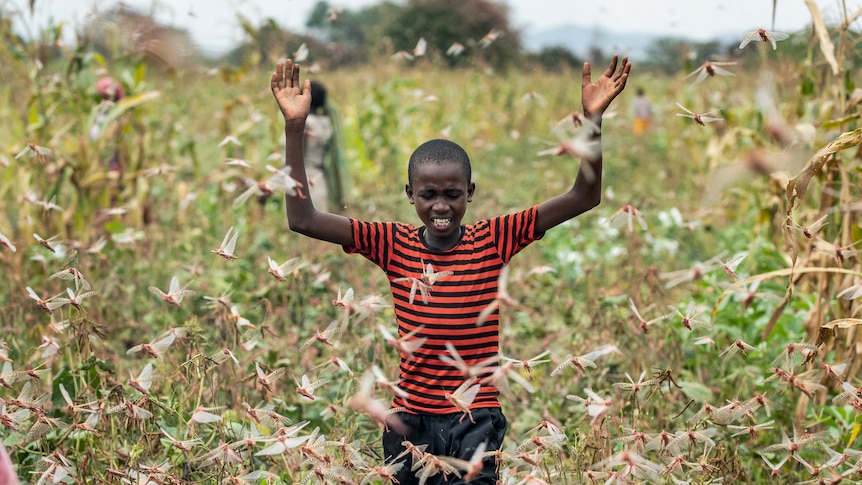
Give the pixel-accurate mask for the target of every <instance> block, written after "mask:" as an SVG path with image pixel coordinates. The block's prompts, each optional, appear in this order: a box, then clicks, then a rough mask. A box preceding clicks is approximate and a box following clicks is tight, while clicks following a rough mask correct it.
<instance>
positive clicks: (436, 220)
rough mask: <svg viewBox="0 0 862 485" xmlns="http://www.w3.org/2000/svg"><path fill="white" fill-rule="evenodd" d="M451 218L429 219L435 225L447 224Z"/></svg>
mask: <svg viewBox="0 0 862 485" xmlns="http://www.w3.org/2000/svg"><path fill="white" fill-rule="evenodd" d="M451 220H452V219H431V222H433V223H434V225H435V226H445V225H447V224H449V222H450V221H451Z"/></svg>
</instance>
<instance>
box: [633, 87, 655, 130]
mask: <svg viewBox="0 0 862 485" xmlns="http://www.w3.org/2000/svg"><path fill="white" fill-rule="evenodd" d="M634 107H635V124H634V132H635V135H638V136H640V135H643V134H644V133H646V131H647V130H648V129H649V127H650V125H651V124H652V120H653V113H652V105H651V104H650V102H649V100H648V99H647V97H646V94H645V93H644V89H643V88H640V87H639V88H638V89H637V96H636V97H635V105H634Z"/></svg>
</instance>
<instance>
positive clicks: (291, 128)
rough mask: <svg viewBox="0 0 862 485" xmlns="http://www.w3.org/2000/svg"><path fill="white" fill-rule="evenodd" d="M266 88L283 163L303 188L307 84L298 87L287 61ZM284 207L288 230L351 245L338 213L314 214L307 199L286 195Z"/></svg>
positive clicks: (350, 232) (295, 66) (295, 70)
mask: <svg viewBox="0 0 862 485" xmlns="http://www.w3.org/2000/svg"><path fill="white" fill-rule="evenodd" d="M270 87H271V88H272V95H273V96H275V100H276V101H277V102H278V107H279V109H280V110H281V114H282V116H284V136H285V142H286V143H285V149H284V150H285V153H284V155H285V164H286V165H287V166H289V167H290V176H291V177H293V178H294V179H296V180H297V181H299V183H301V184H302V185H303V187H306V188H307V187H308V176H307V175H306V174H305V162H304V157H303V140H304V138H305V120H306V118H308V113H309V111H310V109H311V81H309V80H308V79H306V80H305V82H304V83H302V84H300V81H299V65H298V64H293V62H292V61H291V60H290V59H288V60H286V61H284V62H278V63H277V64H276V65H275V72H273V73H272V78H271V80H270ZM306 193H307V190H306ZM285 205H286V206H287V222H288V224H289V226H290V230H292V231H295V232H298V233H300V234H303V235H306V236H309V237H313V238H315V239H321V240H323V241H329V242H332V243H336V244H341V245H347V244H351V243H352V242H353V230H352V228H351V226H350V220H349V219H348V218H346V217H344V216H341V215H338V214H330V213H328V212H320V211H318V210H317V209H315V208H314V204H313V203H312V202H311V197H305V198H301V197H293V196H290V195H287V196H285Z"/></svg>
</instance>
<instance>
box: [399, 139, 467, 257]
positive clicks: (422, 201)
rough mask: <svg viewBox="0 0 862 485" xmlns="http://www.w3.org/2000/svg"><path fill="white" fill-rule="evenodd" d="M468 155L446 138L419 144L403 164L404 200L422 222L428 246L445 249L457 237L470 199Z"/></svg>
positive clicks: (455, 240) (456, 239) (452, 243)
mask: <svg viewBox="0 0 862 485" xmlns="http://www.w3.org/2000/svg"><path fill="white" fill-rule="evenodd" d="M471 176H472V174H471V169H470V158H469V157H468V156H467V152H465V151H464V149H463V148H461V147H460V146H458V144H456V143H453V142H451V141H449V140H440V139H438V140H431V141H428V142H425V143H423V144H422V145H420V146H419V148H417V149H416V151H414V152H413V155H411V156H410V163H409V164H408V166H407V186H406V187H405V192H406V193H407V199H408V200H410V203H411V204H413V205H414V206H415V207H416V214H417V215H418V216H419V219H420V220H421V221H422V223H423V224H424V225H425V228H426V233H425V240H426V242H427V243H428V244H429V245H432V246H434V247H438V248H448V247H451V246H452V245H454V244H455V243H456V242H457V241H458V238H459V237H460V234H461V231H460V228H461V219H462V218H463V217H464V214H465V213H466V212H467V203H468V202H471V201H472V199H473V191H474V190H475V188H476V185H475V184H474V183H473V182H472V181H471Z"/></svg>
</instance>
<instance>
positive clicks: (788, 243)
mask: <svg viewBox="0 0 862 485" xmlns="http://www.w3.org/2000/svg"><path fill="white" fill-rule="evenodd" d="M791 224H793V219H792V218H791V217H790V216H787V219H785V220H784V224H782V225H781V232H782V234H784V249H786V250H787V254H789V255H790V267H791V268H792V267H793V266H796V258H797V256H798V255H799V248H798V247H797V246H796V235H795V234H793V230H792V229H790V227H788V226H790V225H791Z"/></svg>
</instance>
